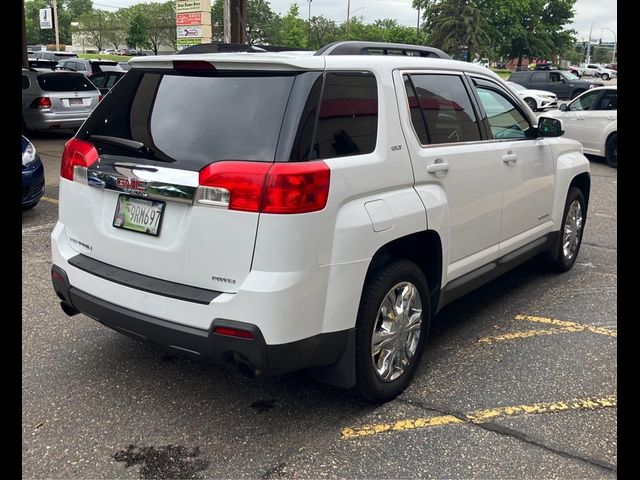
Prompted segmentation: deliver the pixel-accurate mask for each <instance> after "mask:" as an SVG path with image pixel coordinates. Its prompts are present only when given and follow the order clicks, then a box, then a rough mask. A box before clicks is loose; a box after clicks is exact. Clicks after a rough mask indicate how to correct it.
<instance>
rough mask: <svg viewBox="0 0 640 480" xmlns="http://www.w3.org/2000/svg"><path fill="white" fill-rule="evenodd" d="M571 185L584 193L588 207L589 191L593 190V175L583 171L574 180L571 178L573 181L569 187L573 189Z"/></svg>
mask: <svg viewBox="0 0 640 480" xmlns="http://www.w3.org/2000/svg"><path fill="white" fill-rule="evenodd" d="M571 187H576V188H578V189H579V190H580V191H581V192H582V195H583V196H584V202H585V204H586V206H587V208H588V207H589V192H590V191H591V176H590V175H589V173H587V172H584V173H581V174H580V175H577V176H575V177H574V178H573V180H571V183H570V184H569V189H571ZM585 214H586V212H585Z"/></svg>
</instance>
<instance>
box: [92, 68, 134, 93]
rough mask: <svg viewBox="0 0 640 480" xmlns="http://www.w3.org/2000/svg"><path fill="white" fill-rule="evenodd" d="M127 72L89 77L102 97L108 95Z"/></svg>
mask: <svg viewBox="0 0 640 480" xmlns="http://www.w3.org/2000/svg"><path fill="white" fill-rule="evenodd" d="M125 73H126V72H100V73H94V74H92V75H89V80H91V83H93V84H94V85H95V86H96V87H98V90H100V93H101V94H102V95H106V94H107V93H108V92H109V90H111V88H112V87H113V86H114V85H115V84H116V83H118V80H120V79H121V78H122V77H123V76H124V74H125Z"/></svg>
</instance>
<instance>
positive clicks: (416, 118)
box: [404, 75, 429, 145]
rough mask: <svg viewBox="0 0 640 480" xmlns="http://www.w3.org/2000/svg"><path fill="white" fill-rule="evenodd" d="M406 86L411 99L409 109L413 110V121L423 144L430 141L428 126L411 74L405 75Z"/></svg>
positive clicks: (408, 96) (408, 97) (408, 98)
mask: <svg viewBox="0 0 640 480" xmlns="http://www.w3.org/2000/svg"><path fill="white" fill-rule="evenodd" d="M404 88H405V90H406V92H407V100H409V111H410V112H411V123H412V124H413V128H414V129H415V131H416V134H417V135H418V139H419V140H420V143H421V144H422V145H427V144H428V143H429V136H428V135H427V126H426V124H425V122H424V117H423V116H422V110H421V109H420V103H419V102H418V96H417V95H416V92H415V90H414V89H413V84H412V83H411V80H409V76H408V75H405V76H404Z"/></svg>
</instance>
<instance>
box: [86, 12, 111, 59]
mask: <svg viewBox="0 0 640 480" xmlns="http://www.w3.org/2000/svg"><path fill="white" fill-rule="evenodd" d="M108 16H109V13H108V12H105V11H103V10H91V11H90V12H87V13H85V14H83V15H81V16H80V17H79V18H78V23H79V26H78V31H79V32H81V33H82V35H83V36H84V37H85V38H86V39H87V40H89V43H91V44H92V45H93V46H95V47H96V48H97V49H98V51H100V50H102V49H103V48H104V46H105V45H106V44H107V30H108V28H109V22H108V20H107V18H108Z"/></svg>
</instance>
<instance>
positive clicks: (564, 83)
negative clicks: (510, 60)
mask: <svg viewBox="0 0 640 480" xmlns="http://www.w3.org/2000/svg"><path fill="white" fill-rule="evenodd" d="M509 81H510V82H514V83H518V84H520V85H522V86H523V87H525V88H528V89H531V90H545V91H548V92H552V93H554V94H556V96H557V97H558V98H560V99H569V98H576V97H577V96H578V95H580V94H581V93H582V92H585V91H587V90H589V89H590V88H595V87H601V86H603V85H604V84H603V83H602V82H600V81H596V80H581V79H579V78H578V77H576V76H575V75H573V74H572V73H569V72H568V71H566V70H530V71H519V72H513V73H512V74H511V75H510V76H509Z"/></svg>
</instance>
